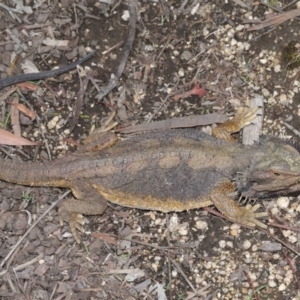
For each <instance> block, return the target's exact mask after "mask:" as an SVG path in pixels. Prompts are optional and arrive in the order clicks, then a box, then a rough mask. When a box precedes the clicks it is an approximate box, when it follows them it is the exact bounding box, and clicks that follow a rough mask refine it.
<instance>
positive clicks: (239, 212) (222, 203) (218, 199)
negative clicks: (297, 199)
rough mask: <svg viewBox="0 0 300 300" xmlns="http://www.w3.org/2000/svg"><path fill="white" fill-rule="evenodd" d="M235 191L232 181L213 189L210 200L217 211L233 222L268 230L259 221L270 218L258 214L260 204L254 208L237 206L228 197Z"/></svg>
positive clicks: (266, 214) (265, 214) (264, 213)
mask: <svg viewBox="0 0 300 300" xmlns="http://www.w3.org/2000/svg"><path fill="white" fill-rule="evenodd" d="M234 191H235V187H234V184H233V183H232V182H230V181H225V182H222V183H220V184H218V185H217V186H216V187H215V188H214V189H212V191H211V193H210V199H211V201H212V202H213V204H214V205H215V206H216V207H217V209H218V210H219V211H220V212H222V213H223V214H224V215H225V216H226V217H227V218H228V219H230V220H231V221H233V222H236V223H239V224H242V225H246V226H249V227H255V226H256V225H257V226H260V227H262V228H266V227H267V226H266V225H265V224H264V223H262V222H261V221H259V220H258V219H259V218H263V217H266V216H268V213H266V212H256V211H257V209H258V208H259V205H258V204H257V205H254V206H251V205H247V206H239V205H237V203H236V202H235V201H234V200H233V199H231V198H230V197H229V196H228V194H230V193H233V192H234Z"/></svg>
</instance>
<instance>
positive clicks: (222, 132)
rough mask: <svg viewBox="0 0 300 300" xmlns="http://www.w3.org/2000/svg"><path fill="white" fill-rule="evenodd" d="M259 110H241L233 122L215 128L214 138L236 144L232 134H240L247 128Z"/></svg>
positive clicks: (244, 108)
mask: <svg viewBox="0 0 300 300" xmlns="http://www.w3.org/2000/svg"><path fill="white" fill-rule="evenodd" d="M257 110H258V107H254V108H252V109H249V108H247V107H243V108H239V109H238V111H237V113H236V115H235V116H234V117H233V118H232V119H231V120H229V121H226V122H224V123H223V124H220V125H218V126H217V127H215V128H213V130H212V136H214V137H216V138H218V139H222V140H226V141H228V142H234V139H233V138H232V136H231V134H232V133H235V132H238V131H240V130H241V129H243V128H244V127H245V126H247V125H249V124H250V123H251V121H252V120H253V119H254V118H255V117H256V113H257Z"/></svg>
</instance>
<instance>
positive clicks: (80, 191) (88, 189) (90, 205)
mask: <svg viewBox="0 0 300 300" xmlns="http://www.w3.org/2000/svg"><path fill="white" fill-rule="evenodd" d="M71 189H72V192H73V195H74V196H75V197H76V199H72V198H71V199H66V200H65V201H64V202H63V203H62V204H61V206H60V208H59V215H60V223H61V224H63V221H66V222H67V223H69V225H70V229H71V232H72V234H73V236H74V239H75V241H76V242H77V243H78V244H79V243H80V238H79V235H78V231H77V230H79V231H81V232H84V227H83V226H84V220H83V216H82V215H101V214H102V213H104V211H105V210H106V208H107V202H106V200H105V199H104V198H103V196H101V195H100V194H99V192H98V191H97V189H95V188H94V187H93V186H92V185H91V184H90V183H89V182H88V181H85V180H84V179H82V180H76V181H74V182H73V183H72V187H71Z"/></svg>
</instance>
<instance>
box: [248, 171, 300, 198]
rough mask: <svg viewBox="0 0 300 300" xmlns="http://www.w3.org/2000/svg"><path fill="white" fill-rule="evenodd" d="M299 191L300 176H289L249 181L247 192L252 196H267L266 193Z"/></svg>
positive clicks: (275, 193) (277, 193)
mask: <svg viewBox="0 0 300 300" xmlns="http://www.w3.org/2000/svg"><path fill="white" fill-rule="evenodd" d="M296 192H300V176H299V175H297V176H290V177H286V178H284V179H273V180H270V179H268V180H265V181H264V180H260V181H255V182H252V184H251V183H250V186H248V191H247V192H246V193H247V194H249V195H251V196H252V197H267V195H268V194H274V195H278V196H280V195H288V194H292V193H296Z"/></svg>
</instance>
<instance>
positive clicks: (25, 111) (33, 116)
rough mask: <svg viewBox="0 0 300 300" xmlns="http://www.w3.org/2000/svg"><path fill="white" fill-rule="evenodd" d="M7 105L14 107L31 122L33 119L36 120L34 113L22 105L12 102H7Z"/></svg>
mask: <svg viewBox="0 0 300 300" xmlns="http://www.w3.org/2000/svg"><path fill="white" fill-rule="evenodd" d="M8 104H10V105H13V106H15V107H16V108H17V109H18V110H19V111H21V112H22V113H23V114H24V115H26V116H28V117H29V118H30V119H31V120H32V121H33V120H35V118H36V114H35V111H33V110H31V109H29V108H28V107H26V106H25V105H24V104H22V103H13V102H9V103H8Z"/></svg>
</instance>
